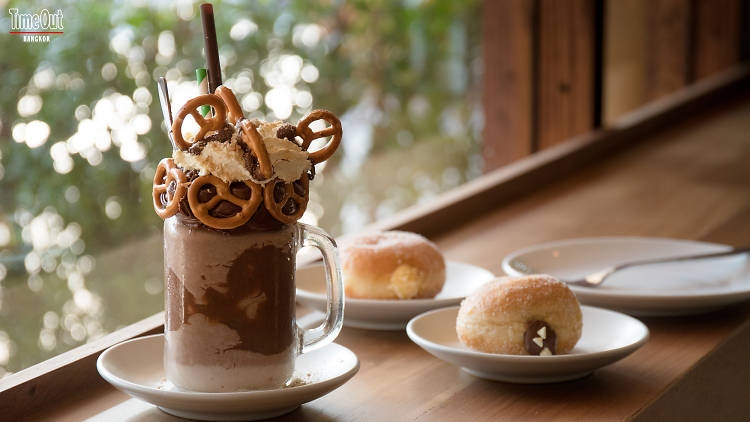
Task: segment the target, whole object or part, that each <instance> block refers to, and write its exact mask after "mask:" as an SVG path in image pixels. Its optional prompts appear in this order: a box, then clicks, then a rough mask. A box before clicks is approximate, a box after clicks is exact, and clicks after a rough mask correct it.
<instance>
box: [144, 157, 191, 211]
mask: <svg viewBox="0 0 750 422" xmlns="http://www.w3.org/2000/svg"><path fill="white" fill-rule="evenodd" d="M186 181H187V179H186V178H185V173H184V172H183V171H182V170H181V169H180V168H179V167H177V166H176V165H175V164H174V160H173V159H172V158H165V159H163V160H161V161H159V165H158V166H156V174H154V187H153V190H152V194H153V197H154V210H156V214H157V215H158V216H159V217H161V218H163V219H166V218H169V217H171V216H173V215H175V214H177V211H179V210H180V201H181V200H182V198H184V197H185V191H187V183H186ZM172 183H175V191H174V193H173V194H172V195H171V198H170V194H169V187H170V186H171V185H172ZM162 195H166V198H167V204H166V205H163V204H162V202H161V197H162Z"/></svg>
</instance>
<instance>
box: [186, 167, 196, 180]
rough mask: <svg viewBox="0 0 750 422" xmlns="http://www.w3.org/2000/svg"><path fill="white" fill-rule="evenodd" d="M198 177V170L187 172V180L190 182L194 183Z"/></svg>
mask: <svg viewBox="0 0 750 422" xmlns="http://www.w3.org/2000/svg"><path fill="white" fill-rule="evenodd" d="M198 176H199V174H198V170H195V169H193V170H188V171H186V172H185V179H186V180H187V181H188V182H192V181H193V180H195V179H197V178H198Z"/></svg>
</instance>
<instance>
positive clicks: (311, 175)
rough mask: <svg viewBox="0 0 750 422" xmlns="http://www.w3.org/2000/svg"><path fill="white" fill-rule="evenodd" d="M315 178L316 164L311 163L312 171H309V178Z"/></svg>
mask: <svg viewBox="0 0 750 422" xmlns="http://www.w3.org/2000/svg"><path fill="white" fill-rule="evenodd" d="M314 178H315V165H313V164H310V171H308V172H307V179H308V180H312V179H314Z"/></svg>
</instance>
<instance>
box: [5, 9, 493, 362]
mask: <svg viewBox="0 0 750 422" xmlns="http://www.w3.org/2000/svg"><path fill="white" fill-rule="evenodd" d="M47 4H48V3H44V4H42V3H41V2H39V3H38V4H34V3H31V4H30V3H29V2H20V1H16V2H14V1H11V2H10V4H8V5H7V6H8V8H17V9H19V12H21V13H39V12H40V11H41V9H43V8H44V7H45V6H44V5H47ZM46 7H48V8H50V6H49V5H48V6H46ZM54 7H55V8H59V9H60V10H61V11H62V14H63V28H64V29H63V31H62V32H63V34H50V35H49V37H50V41H49V42H24V39H23V36H24V35H23V34H7V33H4V34H3V35H2V36H0V51H2V52H3V54H2V55H0V70H1V71H2V81H3V82H2V83H1V84H0V109H1V110H2V111H1V113H0V140H1V141H0V192H1V193H0V376H2V375H7V374H8V373H12V372H16V371H18V370H20V369H23V368H25V367H28V366H30V365H32V364H35V363H37V362H40V361H42V360H44V359H47V358H49V357H51V356H54V355H55V354H58V353H61V352H63V351H65V350H68V349H71V348H73V347H75V346H77V345H80V344H83V343H85V342H87V341H90V340H92V339H95V338H97V337H100V336H102V335H104V334H106V333H108V332H111V331H113V330H115V329H117V328H119V327H122V326H124V325H126V324H130V323H133V322H135V321H137V320H139V319H141V318H144V317H146V316H149V315H152V314H154V313H156V312H158V311H160V310H162V309H163V297H162V290H163V287H162V284H163V276H162V245H161V234H160V230H161V225H162V221H161V220H160V219H159V218H158V217H157V216H156V215H155V213H154V211H153V209H152V206H151V199H150V191H151V180H152V178H153V174H154V169H155V165H156V163H158V161H159V160H160V159H161V158H163V157H165V156H167V155H169V154H171V147H170V145H169V141H168V140H167V137H166V133H165V130H164V126H163V123H162V114H161V109H160V106H159V100H158V96H157V92H156V83H155V80H156V79H157V78H158V77H159V76H166V78H167V80H168V83H169V88H170V91H171V94H172V97H173V102H172V106H173V110H174V111H176V110H177V109H178V108H179V106H180V105H181V104H182V103H183V102H184V101H185V100H186V99H188V98H190V97H191V96H193V95H196V94H197V93H198V88H197V84H196V82H195V69H196V68H197V67H205V64H204V60H203V57H202V45H203V41H202V29H201V23H200V18H199V16H198V14H199V13H198V4H197V3H191V2H190V1H189V0H188V1H180V2H148V1H143V0H140V1H131V2H127V1H125V2H122V1H121V2H113V3H110V2H101V1H93V0H84V1H76V2H64V3H60V6H54ZM214 9H215V13H216V26H217V34H218V38H219V49H220V56H221V64H222V69H223V74H224V81H225V84H226V85H228V86H229V87H231V88H232V89H233V90H234V91H235V93H237V95H238V98H239V100H240V103H241V104H242V106H243V107H244V109H245V112H246V115H248V116H252V117H260V118H265V119H269V120H277V119H285V120H289V121H291V122H295V123H296V121H297V120H298V119H299V118H300V117H301V116H302V115H304V114H305V113H306V112H308V111H310V110H311V109H314V108H326V109H329V110H331V111H333V112H334V113H335V114H337V115H338V116H339V117H340V118H341V120H342V122H343V127H344V138H343V142H342V146H341V148H340V150H339V151H338V152H337V154H336V155H335V156H334V158H332V159H331V160H329V161H328V162H326V163H325V168H323V166H319V168H318V176H317V177H316V179H315V181H314V182H313V184H312V185H313V186H312V192H311V196H310V204H309V206H308V210H307V213H306V215H305V216H304V217H303V218H304V220H303V221H306V222H308V223H312V224H317V225H319V226H321V227H322V228H324V229H325V230H327V231H328V232H330V233H331V234H333V235H338V234H341V233H344V232H349V231H353V230H357V229H358V228H360V227H362V225H364V224H367V223H369V222H372V221H374V220H376V219H379V218H383V217H386V216H388V215H390V214H392V213H394V212H396V211H398V210H400V209H403V208H405V207H407V206H410V205H413V204H416V203H420V202H424V201H429V200H430V199H431V198H433V197H434V196H435V195H437V194H438V193H440V192H441V191H445V190H447V189H450V188H452V187H455V186H457V185H459V184H461V183H464V182H465V181H466V180H468V179H471V178H473V177H475V176H477V175H479V174H480V171H481V158H480V156H479V145H478V142H479V134H480V132H481V125H482V121H481V120H482V113H481V109H480V107H481V104H480V103H481V101H480V94H481V93H480V90H479V85H478V83H479V72H480V68H481V63H480V56H479V54H480V50H481V44H480V39H479V34H480V28H479V24H478V22H479V6H478V2H477V1H467V2H453V1H420V0H406V1H366V2H365V1H348V2H344V1H323V0H320V1H302V0H299V1H283V2H273V1H256V2H248V4H247V5H245V4H242V5H240V2H216V3H214ZM54 10H57V9H54ZM10 18H11V14H9V13H5V14H4V15H3V16H2V17H0V21H2V22H3V28H10V27H11V22H10Z"/></svg>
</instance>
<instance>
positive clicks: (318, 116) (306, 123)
mask: <svg viewBox="0 0 750 422" xmlns="http://www.w3.org/2000/svg"><path fill="white" fill-rule="evenodd" d="M317 120H325V121H326V122H328V123H330V124H331V126H330V127H327V128H325V129H323V130H321V131H319V132H313V131H312V129H310V123H312V122H314V121H317ZM341 133H342V130H341V121H339V119H338V117H336V116H334V115H333V113H331V112H330V111H328V110H313V111H311V112H310V113H308V115H307V116H305V117H304V118H303V119H302V120H300V121H299V123H297V134H298V135H299V136H301V137H302V145H300V146H301V147H302V149H303V150H305V151H307V148H309V147H310V143H311V142H312V141H314V140H315V139H318V138H323V137H326V136H330V137H331V140H330V141H328V143H327V144H326V145H325V146H324V147H323V148H321V149H319V150H317V151H315V152H311V153H310V161H311V162H312V163H313V165H315V164H318V163H322V162H323V161H325V160H327V159H329V158H331V155H333V153H334V152H336V149H337V148H338V147H339V144H340V143H341Z"/></svg>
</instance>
